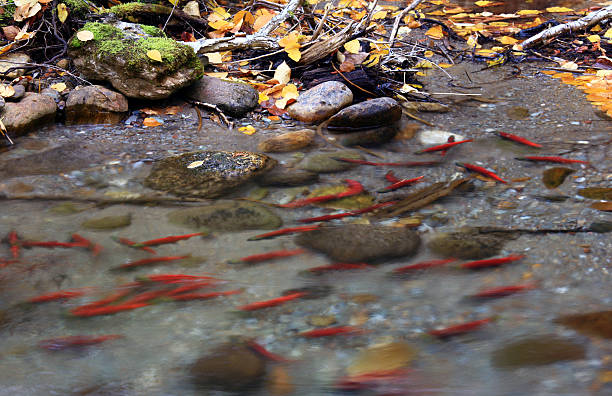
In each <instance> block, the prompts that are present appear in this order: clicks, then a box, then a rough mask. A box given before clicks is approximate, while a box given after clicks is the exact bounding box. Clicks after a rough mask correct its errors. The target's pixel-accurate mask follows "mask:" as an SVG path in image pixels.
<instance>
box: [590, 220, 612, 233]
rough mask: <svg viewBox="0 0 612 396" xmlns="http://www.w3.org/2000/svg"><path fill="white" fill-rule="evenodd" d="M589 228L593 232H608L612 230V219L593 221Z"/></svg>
mask: <svg viewBox="0 0 612 396" xmlns="http://www.w3.org/2000/svg"><path fill="white" fill-rule="evenodd" d="M589 230H590V231H592V232H598V233H602V234H603V233H606V232H610V231H612V221H596V222H593V223H591V225H590V226H589Z"/></svg>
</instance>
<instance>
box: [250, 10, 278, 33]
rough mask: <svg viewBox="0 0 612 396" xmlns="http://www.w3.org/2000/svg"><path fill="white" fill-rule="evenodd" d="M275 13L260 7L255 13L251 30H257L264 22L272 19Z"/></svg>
mask: <svg viewBox="0 0 612 396" xmlns="http://www.w3.org/2000/svg"><path fill="white" fill-rule="evenodd" d="M274 15H275V14H274V13H272V12H270V10H268V9H267V8H260V9H258V10H257V12H256V13H255V23H254V24H253V30H254V31H258V30H259V29H261V28H262V26H264V25H265V24H266V23H268V22H269V21H270V19H272V17H273V16H274Z"/></svg>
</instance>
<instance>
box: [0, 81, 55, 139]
mask: <svg viewBox="0 0 612 396" xmlns="http://www.w3.org/2000/svg"><path fill="white" fill-rule="evenodd" d="M56 110H57V106H56V105H55V101H54V100H53V99H51V98H50V97H48V96H46V95H41V94H37V93H31V92H28V93H26V94H25V96H24V98H23V99H21V101H19V102H17V103H12V102H7V103H6V104H5V105H4V111H3V112H2V122H3V123H4V126H6V130H7V131H8V132H9V134H11V135H13V136H19V135H24V134H26V133H27V132H31V131H32V129H33V128H35V127H38V126H41V125H43V124H45V123H49V122H53V120H55V112H56Z"/></svg>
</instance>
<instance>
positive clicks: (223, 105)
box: [185, 76, 259, 117]
mask: <svg viewBox="0 0 612 396" xmlns="http://www.w3.org/2000/svg"><path fill="white" fill-rule="evenodd" d="M185 95H186V96H187V97H188V98H191V99H193V100H197V101H199V102H204V103H209V104H212V105H216V106H218V107H219V108H220V109H221V110H222V111H223V112H224V113H227V114H229V115H231V116H232V117H242V116H244V115H245V114H246V113H248V112H249V111H251V110H253V109H254V108H255V107H257V103H258V99H259V94H258V93H257V90H256V89H255V88H253V87H252V86H250V85H249V84H246V83H243V82H239V81H227V80H222V79H220V78H216V77H209V76H203V77H202V78H201V79H200V80H198V81H197V82H196V83H195V84H193V85H191V86H190V87H189V88H187V89H186V91H185Z"/></svg>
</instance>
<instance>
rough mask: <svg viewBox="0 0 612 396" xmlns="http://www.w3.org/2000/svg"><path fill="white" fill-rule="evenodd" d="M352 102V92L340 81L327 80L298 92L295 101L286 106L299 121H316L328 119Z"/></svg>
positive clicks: (290, 113)
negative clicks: (298, 95)
mask: <svg viewBox="0 0 612 396" xmlns="http://www.w3.org/2000/svg"><path fill="white" fill-rule="evenodd" d="M352 102H353V93H352V92H351V90H350V89H348V87H347V86H346V85H344V84H342V83H341V82H337V81H327V82H324V83H322V84H319V85H317V86H315V87H312V88H310V89H309V90H308V91H306V92H304V93H302V94H300V97H299V98H298V99H297V102H295V103H294V104H292V105H291V106H289V107H288V108H287V112H288V113H289V115H290V116H291V117H292V118H294V119H296V120H299V121H303V122H308V123H317V122H320V121H323V120H326V119H328V118H329V117H330V116H332V115H334V114H336V113H337V112H338V111H340V110H341V109H342V108H344V107H346V106H348V105H350V104H351V103H352Z"/></svg>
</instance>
